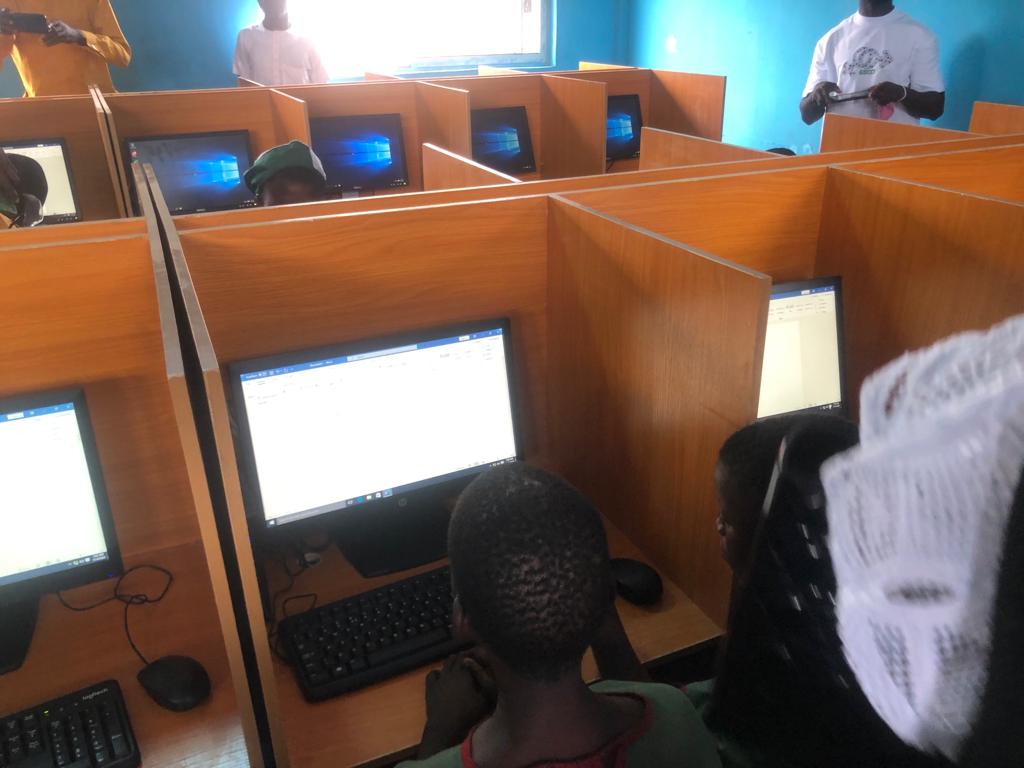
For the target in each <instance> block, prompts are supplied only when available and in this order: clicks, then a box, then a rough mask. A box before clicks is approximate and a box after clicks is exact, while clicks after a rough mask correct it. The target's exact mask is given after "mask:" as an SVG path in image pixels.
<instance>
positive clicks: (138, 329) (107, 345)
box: [0, 220, 259, 768]
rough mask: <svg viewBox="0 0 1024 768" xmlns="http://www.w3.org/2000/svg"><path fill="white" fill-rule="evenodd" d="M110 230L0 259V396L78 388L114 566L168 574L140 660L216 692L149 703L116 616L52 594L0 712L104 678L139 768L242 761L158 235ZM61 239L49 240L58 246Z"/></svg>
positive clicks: (88, 592)
mask: <svg viewBox="0 0 1024 768" xmlns="http://www.w3.org/2000/svg"><path fill="white" fill-rule="evenodd" d="M83 226H86V225H83ZM88 226H96V225H88ZM106 227H107V235H106V236H105V237H99V236H98V237H96V238H95V239H90V240H86V241H81V242H61V241H60V240H59V239H54V240H52V241H51V242H49V243H47V242H44V241H42V240H39V241H37V242H35V243H33V244H31V245H26V246H22V247H12V248H4V249H2V250H0V263H2V265H3V271H4V275H5V279H6V281H7V286H8V289H9V290H7V291H5V292H4V294H3V297H2V298H0V318H2V320H0V357H2V359H3V361H4V376H3V382H2V384H0V390H2V393H3V394H4V395H9V394H16V393H19V392H20V393H24V392H35V391H44V390H53V389H64V388H82V389H84V391H85V394H86V398H87V400H88V405H89V411H90V416H91V421H92V425H93V429H94V433H95V438H96V443H97V448H98V452H99V457H100V461H101V464H102V468H103V478H104V484H105V486H106V489H107V495H108V497H109V500H110V507H111V510H112V514H113V517H114V522H115V527H116V531H117V538H118V542H119V545H120V550H121V554H122V557H123V560H124V565H125V567H126V568H130V567H133V566H141V565H148V564H152V565H158V566H163V567H165V568H167V569H169V570H170V571H171V572H173V574H174V582H173V584H172V585H171V587H170V589H169V591H168V592H167V595H166V598H165V599H164V600H162V601H161V602H160V603H159V604H157V605H152V606H149V607H147V608H138V609H136V610H135V611H133V612H132V616H131V631H132V635H133V638H134V640H135V642H136V643H137V644H138V646H139V647H140V648H141V649H142V650H143V651H144V652H145V653H146V654H148V658H150V659H156V658H159V657H162V656H164V655H166V654H185V655H189V656H192V657H194V658H196V659H198V660H199V661H200V662H201V663H202V664H203V665H204V666H205V668H206V670H207V672H208V673H209V675H210V678H211V681H212V684H213V686H212V697H211V699H210V701H209V702H207V703H206V704H204V705H203V706H201V707H199V708H197V709H194V710H192V711H190V712H186V713H173V712H169V711H167V710H165V709H163V708H161V707H159V706H158V705H157V704H156V703H155V702H153V701H152V700H151V699H150V698H149V697H148V696H147V695H146V694H145V692H144V691H143V689H142V687H141V685H140V684H139V683H138V682H137V681H136V679H135V676H136V674H137V672H138V671H139V669H140V668H141V666H142V664H141V662H140V660H139V659H137V658H136V656H135V655H134V653H133V652H132V650H131V648H130V647H129V644H128V641H127V639H126V637H125V626H124V621H125V614H124V606H122V604H120V603H112V604H105V605H103V606H100V607H97V608H95V609H93V610H89V611H86V612H72V611H69V610H67V609H66V608H64V607H62V606H61V604H60V602H59V601H58V599H57V598H56V597H54V596H48V597H45V598H43V600H42V602H41V606H40V616H39V621H38V624H37V627H36V632H35V638H34V640H33V644H32V647H31V649H30V651H29V656H28V658H27V660H26V663H25V665H24V666H23V667H22V668H21V669H19V670H17V671H16V672H13V673H10V674H8V675H6V676H4V678H3V685H0V711H4V712H16V711H18V710H20V709H22V708H24V707H29V706H33V705H37V704H41V703H42V702H44V701H46V700H48V699H51V698H54V697H57V696H60V695H63V694H66V693H70V692H72V691H74V690H76V689H79V688H82V687H85V686H88V685H94V684H96V683H98V682H101V681H103V680H106V679H116V680H118V681H119V683H120V685H121V689H122V691H123V693H124V696H125V700H126V703H127V710H128V714H129V717H130V719H131V721H132V725H133V728H134V732H135V736H136V738H137V741H138V743H139V746H140V750H141V751H142V753H143V755H144V756H145V761H146V765H147V766H157V767H161V766H166V767H167V768H171V767H172V766H175V767H177V766H181V765H182V764H195V765H244V764H246V763H247V762H248V760H249V756H248V755H247V749H246V741H245V736H246V735H247V734H246V732H245V730H244V729H243V726H242V722H241V719H240V717H241V716H240V713H239V709H238V706H237V704H238V702H237V701H236V698H235V694H234V691H233V686H232V679H231V678H232V676H231V670H230V667H229V664H228V661H227V646H228V645H230V640H231V638H230V635H227V634H225V633H224V631H223V625H222V624H221V622H220V621H219V612H218V606H217V604H216V602H215V598H214V594H215V592H216V590H217V588H218V583H219V580H220V579H222V578H223V572H222V571H221V570H219V569H218V564H217V562H216V561H212V562H211V561H208V559H207V557H206V554H205V552H204V549H203V545H202V543H201V541H202V536H203V534H202V528H203V524H204V522H205V521H204V520H202V519H201V518H202V516H203V515H204V514H205V509H204V508H203V507H202V504H201V501H202V498H203V494H204V493H205V480H204V479H203V478H202V477H201V476H200V477H197V476H195V475H193V474H192V473H191V472H190V471H189V462H188V456H187V455H186V453H187V449H186V448H185V447H184V444H183V441H182V435H181V434H180V433H179V431H178V429H177V424H176V421H175V408H176V407H179V406H181V405H182V404H183V402H182V400H181V399H180V398H181V394H182V393H181V392H180V390H177V389H176V385H175V384H172V379H173V378H174V377H175V376H176V375H177V371H178V369H179V366H180V355H176V350H175V348H174V346H173V344H169V343H168V341H169V340H170V339H172V335H170V334H173V333H174V326H173V324H171V325H170V326H169V325H168V324H169V323H172V320H171V318H170V316H169V314H168V312H167V305H166V302H165V298H166V294H165V293H164V289H165V287H166V282H165V281H162V279H161V277H160V276H159V275H156V274H155V273H154V270H153V263H154V262H153V256H154V254H155V253H156V252H158V251H159V250H160V244H159V240H158V239H156V238H157V236H156V235H155V234H154V231H153V229H152V228H148V229H147V233H143V234H138V223H137V222H133V221H127V220H121V221H116V222H114V221H111V222H106ZM67 229H69V228H50V229H49V230H46V231H48V232H49V233H50V235H51V236H52V237H54V238H59V237H60V235H61V234H62V233H63V232H64V231H66V230H67ZM46 231H43V232H41V233H42V234H44V233H45V232H46ZM55 274H59V275H60V276H61V279H60V280H54V279H53V276H54V275H55ZM197 483H198V484H197ZM130 578H131V581H130V582H126V584H125V589H128V590H133V591H135V590H143V591H147V592H149V593H150V594H156V593H157V592H159V591H160V589H161V588H162V579H159V578H156V579H155V580H154V578H153V577H152V574H148V573H146V572H139V573H136V574H133V575H132V576H131V577H130ZM112 589H113V584H112V582H110V581H106V582H102V583H97V584H92V585H89V586H86V587H82V588H80V589H76V590H71V591H66V592H65V593H64V595H63V598H64V599H65V600H66V601H67V602H68V603H70V604H71V605H76V606H86V605H92V604H94V603H97V602H99V601H100V600H102V599H104V598H107V597H109V596H110V594H111V592H112ZM257 756H258V755H257ZM252 764H254V765H259V762H258V761H253V762H252Z"/></svg>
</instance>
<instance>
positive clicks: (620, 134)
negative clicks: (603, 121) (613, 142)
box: [608, 113, 635, 141]
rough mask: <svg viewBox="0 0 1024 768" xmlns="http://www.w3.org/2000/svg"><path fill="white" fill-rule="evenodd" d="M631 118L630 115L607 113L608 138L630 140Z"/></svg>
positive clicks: (631, 135) (631, 131) (631, 134)
mask: <svg viewBox="0 0 1024 768" xmlns="http://www.w3.org/2000/svg"><path fill="white" fill-rule="evenodd" d="M634 133H635V131H634V130H633V118H632V117H631V116H630V115H625V114H621V113H620V114H617V115H608V138H609V139H618V140H620V141H630V140H631V139H632V138H633V134H634Z"/></svg>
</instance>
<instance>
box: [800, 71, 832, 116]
mask: <svg viewBox="0 0 1024 768" xmlns="http://www.w3.org/2000/svg"><path fill="white" fill-rule="evenodd" d="M838 91H839V86H838V85H836V84H835V83H831V82H822V83H818V84H817V85H815V86H814V90H812V91H811V92H810V93H808V94H807V95H806V96H804V98H803V100H802V101H801V102H800V116H801V117H802V118H803V119H804V122H805V123H807V125H814V124H815V123H816V122H818V121H819V120H821V118H823V117H824V116H825V113H826V112H827V111H828V105H829V104H831V103H832V94H833V93H837V92H838Z"/></svg>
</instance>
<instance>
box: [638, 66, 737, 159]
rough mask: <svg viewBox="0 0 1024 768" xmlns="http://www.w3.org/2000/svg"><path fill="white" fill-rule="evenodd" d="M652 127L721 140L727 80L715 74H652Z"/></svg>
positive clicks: (668, 72) (656, 71) (665, 71)
mask: <svg viewBox="0 0 1024 768" xmlns="http://www.w3.org/2000/svg"><path fill="white" fill-rule="evenodd" d="M651 76H652V78H653V79H652V80H651V116H650V124H651V126H652V127H653V128H662V129H664V130H666V131H675V132H676V133H685V134H689V135H690V136H700V137H701V138H703V139H711V140H712V141H721V140H722V128H723V123H724V121H725V85H726V79H725V78H724V77H720V76H718V75H695V74H692V73H689V72H670V71H668V70H663V69H655V70H652V71H651Z"/></svg>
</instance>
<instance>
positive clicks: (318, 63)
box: [309, 46, 331, 83]
mask: <svg viewBox="0 0 1024 768" xmlns="http://www.w3.org/2000/svg"><path fill="white" fill-rule="evenodd" d="M330 81H331V76H330V75H328V74H327V67H325V66H324V61H323V59H321V58H320V51H318V50H317V49H316V46H310V49H309V82H311V83H329V82H330Z"/></svg>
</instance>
